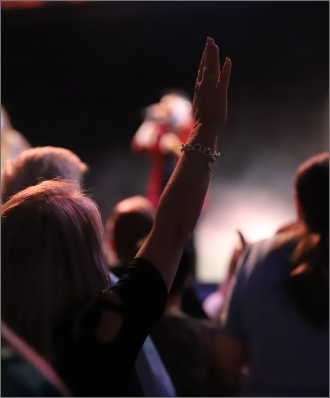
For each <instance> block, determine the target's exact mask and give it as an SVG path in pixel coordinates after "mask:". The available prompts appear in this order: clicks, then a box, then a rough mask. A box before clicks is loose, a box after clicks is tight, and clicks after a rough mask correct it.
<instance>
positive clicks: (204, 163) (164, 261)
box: [137, 125, 216, 289]
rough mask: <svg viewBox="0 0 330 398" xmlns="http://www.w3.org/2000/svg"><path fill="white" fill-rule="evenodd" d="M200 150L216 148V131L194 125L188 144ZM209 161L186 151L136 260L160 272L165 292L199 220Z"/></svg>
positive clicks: (162, 198)
mask: <svg viewBox="0 0 330 398" xmlns="http://www.w3.org/2000/svg"><path fill="white" fill-rule="evenodd" d="M188 143H190V144H197V143H198V144H200V145H201V146H202V148H210V149H211V150H212V151H214V150H215V148H216V131H215V130H214V129H213V128H211V127H205V126H201V125H196V126H195V128H194V129H193V131H192V133H191V135H190V138H189V140H188ZM210 160H211V158H210V157H208V156H205V155H204V154H202V153H200V152H196V151H185V152H183V153H182V154H181V157H180V159H179V161H178V164H177V166H176V168H175V170H174V172H173V174H172V176H171V178H170V180H169V182H168V184H167V186H166V187H165V190H164V192H163V194H162V196H161V198H160V201H159V204H158V207H157V211H156V217H155V223H154V228H153V230H152V232H151V234H150V235H149V237H148V239H147V241H146V243H145V244H144V245H143V247H142V248H141V250H140V251H139V253H138V255H137V257H143V258H146V259H147V260H149V261H150V262H151V263H152V264H154V265H155V267H156V268H157V269H158V270H159V272H160V273H161V275H162V277H163V278H164V281H165V283H166V285H167V288H168V289H170V287H171V284H172V282H173V279H174V276H175V273H176V269H177V264H178V263H179V261H180V258H181V254H182V249H183V245H184V244H185V242H187V240H188V239H189V237H190V235H191V233H192V231H193V229H194V227H195V224H196V222H197V220H198V217H199V214H200V211H201V208H202V206H203V203H204V199H205V195H206V192H207V189H208V186H209V182H210V177H211V171H210V170H209V168H208V162H209V161H210Z"/></svg>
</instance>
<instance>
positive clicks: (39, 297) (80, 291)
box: [1, 180, 109, 359]
mask: <svg viewBox="0 0 330 398" xmlns="http://www.w3.org/2000/svg"><path fill="white" fill-rule="evenodd" d="M1 232H2V317H3V319H4V321H6V322H7V324H8V325H9V326H11V327H12V328H13V329H14V330H15V331H16V332H17V333H18V334H19V335H21V336H22V337H23V338H24V339H25V340H26V341H27V342H28V343H29V344H30V345H32V346H33V347H34V348H35V349H36V350H37V351H39V352H40V353H41V354H42V355H45V356H47V357H48V358H49V359H51V356H52V332H53V330H54V327H56V325H57V324H58V323H59V322H61V321H63V320H64V319H65V318H66V317H68V318H70V317H72V316H75V315H78V314H79V313H80V312H81V311H82V310H83V309H84V308H86V307H87V306H89V305H90V304H91V303H92V302H93V301H94V300H95V299H96V298H97V297H98V296H99V295H101V293H102V291H104V290H105V289H107V288H108V287H109V281H108V274H107V268H106V261H105V258H104V255H103V251H102V247H103V226H102V222H101V218H100V215H99V211H98V209H97V206H96V205H95V203H94V202H93V201H92V200H91V199H89V198H88V197H86V196H84V195H83V194H82V192H81V191H80V190H79V189H78V188H77V186H75V185H73V184H71V183H69V182H64V181H60V180H52V181H44V182H42V183H40V184H39V185H35V186H32V187H29V188H27V189H25V190H23V191H21V192H19V193H17V194H16V195H14V196H12V197H11V198H10V199H9V200H8V202H6V203H5V204H4V205H3V206H2V214H1Z"/></svg>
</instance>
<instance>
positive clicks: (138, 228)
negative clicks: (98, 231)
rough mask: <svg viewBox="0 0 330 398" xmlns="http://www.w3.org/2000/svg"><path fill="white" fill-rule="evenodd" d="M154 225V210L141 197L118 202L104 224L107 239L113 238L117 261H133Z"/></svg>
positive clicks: (145, 199)
mask: <svg viewBox="0 0 330 398" xmlns="http://www.w3.org/2000/svg"><path fill="white" fill-rule="evenodd" d="M153 223H154V208H153V206H152V204H151V202H150V201H149V200H148V199H147V198H145V197H143V196H132V197H130V198H127V199H124V200H122V201H121V202H119V203H118V204H117V205H116V207H115V208H114V210H113V212H112V214H111V216H110V217H109V219H108V221H107V223H106V232H107V235H108V237H113V240H114V243H115V250H116V254H117V258H118V259H120V260H121V259H129V260H133V258H134V256H135V255H136V253H137V252H138V251H139V249H140V246H141V245H142V241H143V240H144V239H145V238H146V237H147V236H148V235H149V233H150V231H151V230H152V227H153Z"/></svg>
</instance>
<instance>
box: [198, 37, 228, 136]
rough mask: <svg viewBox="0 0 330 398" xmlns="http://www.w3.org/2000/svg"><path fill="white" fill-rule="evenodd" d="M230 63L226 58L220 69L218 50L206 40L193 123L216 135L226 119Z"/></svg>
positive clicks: (199, 72) (199, 73) (199, 71)
mask: <svg viewBox="0 0 330 398" xmlns="http://www.w3.org/2000/svg"><path fill="white" fill-rule="evenodd" d="M230 71H231V61H230V59H229V58H226V60H225V63H224V65H223V68H222V71H221V69H220V61H219V48H218V46H217V45H215V43H214V40H213V39H211V38H210V37H208V38H207V42H206V46H205V49H204V52H203V55H202V60H201V63H200V66H199V70H198V75H197V79H196V85H195V94H194V100H193V115H194V119H195V123H197V124H200V125H203V126H208V127H209V128H211V129H212V130H213V129H214V131H215V133H218V132H219V131H220V130H221V129H222V128H223V126H224V124H225V122H226V118H227V88H228V85H229V79H230Z"/></svg>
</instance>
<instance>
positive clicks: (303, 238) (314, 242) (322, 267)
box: [288, 152, 329, 328]
mask: <svg viewBox="0 0 330 398" xmlns="http://www.w3.org/2000/svg"><path fill="white" fill-rule="evenodd" d="M294 187H295V194H296V197H297V200H298V201H299V203H300V205H301V208H302V212H303V220H304V223H305V225H306V229H305V232H304V233H302V234H301V235H300V238H299V241H298V244H297V246H296V249H295V250H294V253H293V256H292V259H291V263H290V266H291V273H290V278H289V281H288V282H289V291H290V294H291V297H292V299H293V301H294V303H295V305H296V307H297V308H298V310H299V311H300V313H301V314H302V315H303V316H304V318H305V319H306V320H307V321H308V322H309V323H311V324H312V325H314V326H316V327H319V328H322V327H325V326H326V325H328V323H329V154H328V153H327V152H325V153H321V154H319V155H315V156H313V157H312V158H310V159H308V160H307V161H306V162H304V163H303V164H302V165H301V166H300V167H299V168H298V170H297V172H296V175H295V181H294Z"/></svg>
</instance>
